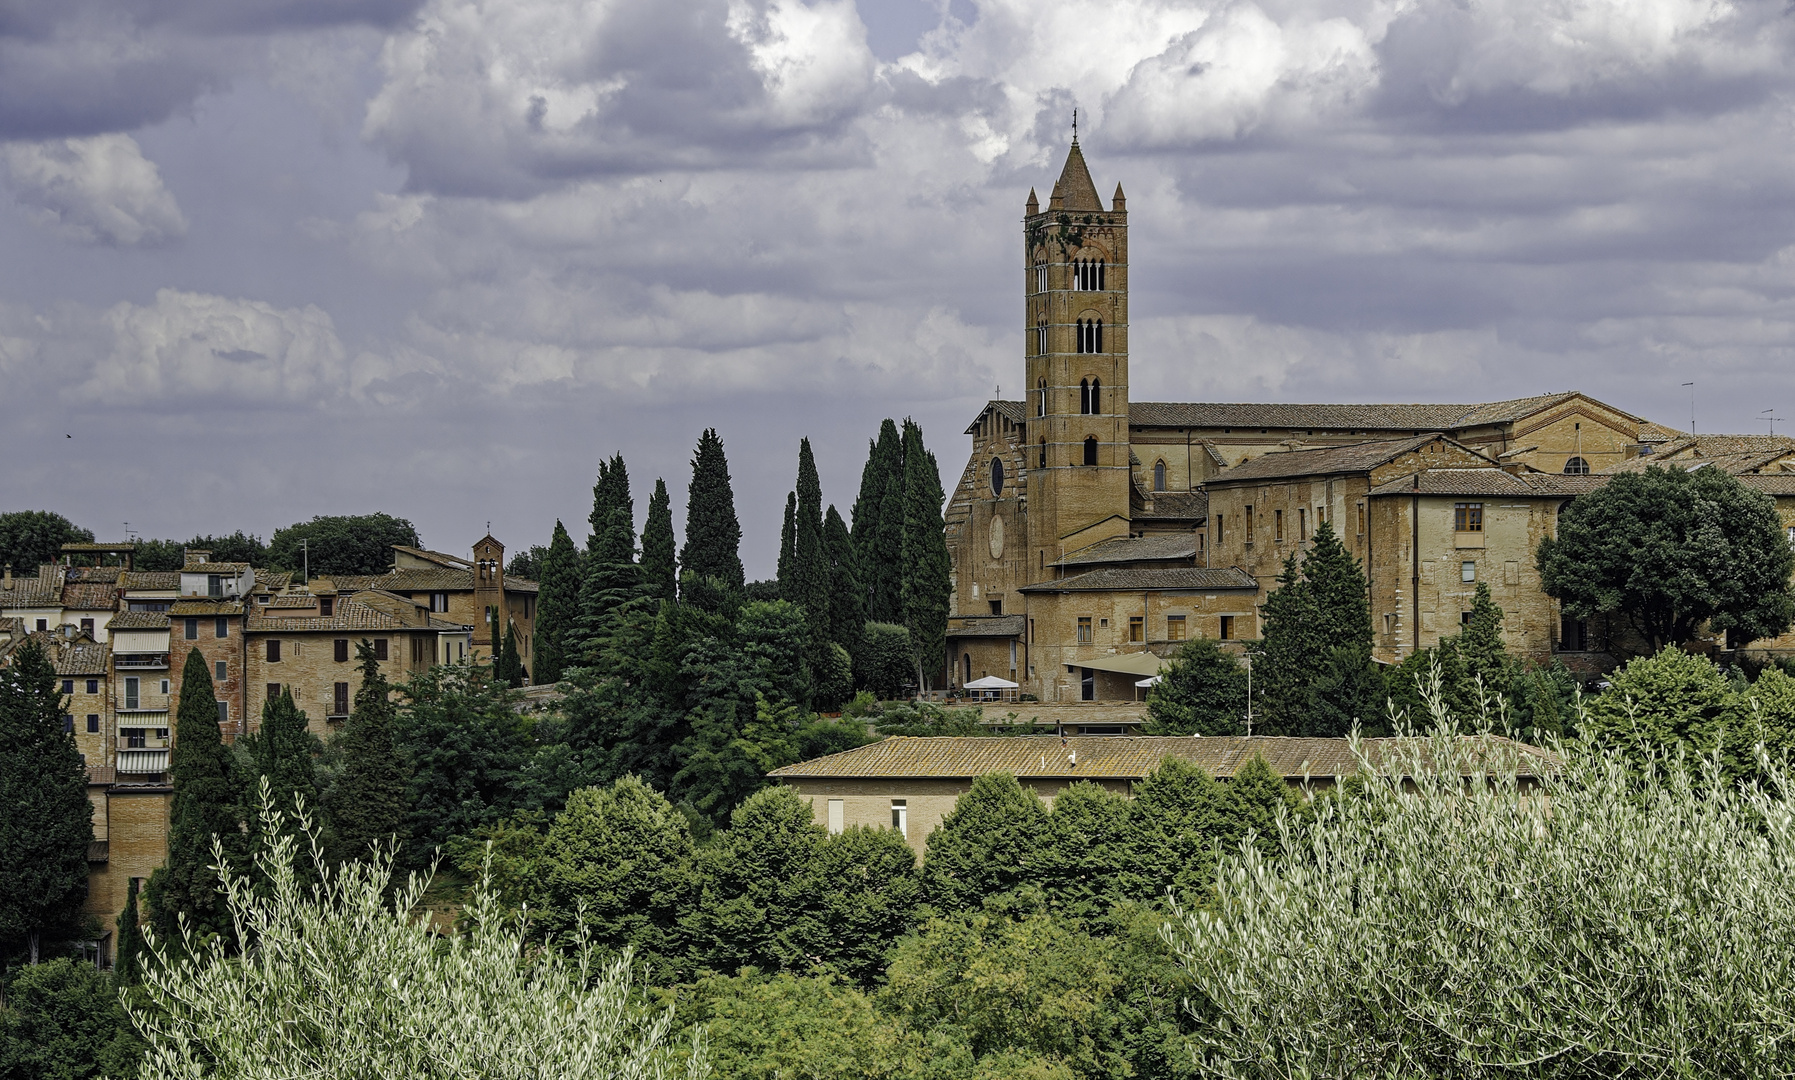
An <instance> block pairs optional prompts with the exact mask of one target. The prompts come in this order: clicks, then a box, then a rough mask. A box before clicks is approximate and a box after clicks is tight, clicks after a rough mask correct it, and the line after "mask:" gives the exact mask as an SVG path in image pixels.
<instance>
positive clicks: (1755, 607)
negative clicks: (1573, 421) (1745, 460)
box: [1538, 468, 1795, 653]
mask: <svg viewBox="0 0 1795 1080" xmlns="http://www.w3.org/2000/svg"><path fill="white" fill-rule="evenodd" d="M1538 560H1539V572H1540V586H1541V588H1543V589H1544V590H1545V592H1546V595H1548V596H1551V597H1553V598H1555V599H1557V600H1558V602H1559V606H1560V608H1561V609H1562V610H1563V611H1564V613H1565V614H1566V615H1568V616H1570V617H1572V618H1576V619H1593V618H1596V617H1598V616H1612V617H1614V618H1616V619H1618V620H1620V621H1622V622H1624V623H1626V624H1627V625H1628V626H1630V627H1631V628H1632V629H1633V631H1634V632H1635V633H1637V634H1638V635H1639V636H1640V638H1642V639H1643V640H1644V641H1645V642H1646V644H1647V646H1648V647H1649V651H1650V652H1654V653H1655V652H1658V651H1659V650H1661V649H1663V648H1664V647H1665V646H1666V645H1680V644H1682V643H1684V642H1686V641H1689V640H1691V639H1692V638H1694V637H1695V635H1696V634H1697V633H1698V632H1699V631H1700V630H1701V629H1702V628H1703V627H1704V626H1706V627H1708V628H1710V629H1712V630H1714V631H1717V632H1721V633H1726V634H1728V635H1730V636H1731V637H1732V639H1733V641H1734V643H1735V644H1736V645H1743V644H1745V643H1746V642H1750V641H1753V640H1756V639H1759V638H1772V637H1776V636H1778V635H1780V634H1782V633H1783V632H1785V631H1786V630H1788V629H1789V626H1790V623H1791V621H1795V592H1792V591H1791V587H1790V583H1789V575H1790V572H1791V571H1795V551H1791V549H1790V547H1789V542H1788V540H1787V538H1786V537H1785V536H1784V535H1783V530H1782V523H1781V520H1780V518H1779V517H1778V516H1777V512H1776V500H1775V499H1773V498H1771V497H1770V496H1769V495H1766V494H1764V493H1762V492H1758V491H1753V490H1751V489H1750V488H1748V487H1746V486H1745V485H1744V484H1742V483H1740V482H1739V480H1738V478H1737V477H1735V476H1733V475H1731V474H1730V473H1728V472H1726V471H1725V470H1724V469H1718V468H1715V469H1692V470H1688V471H1684V470H1682V469H1674V468H1670V469H1666V468H1651V469H1646V470H1644V471H1642V472H1636V473H1621V474H1618V475H1616V476H1614V477H1613V478H1612V479H1610V480H1609V481H1608V483H1606V484H1604V485H1603V486H1602V487H1600V488H1597V489H1596V490H1595V491H1592V492H1590V493H1589V494H1588V495H1583V496H1580V497H1579V498H1577V499H1575V500H1573V501H1572V502H1571V503H1570V504H1569V505H1567V506H1566V507H1565V508H1564V510H1563V512H1562V513H1560V514H1559V515H1558V535H1556V536H1548V537H1546V538H1545V539H1543V540H1541V541H1540V543H1539V552H1538Z"/></svg>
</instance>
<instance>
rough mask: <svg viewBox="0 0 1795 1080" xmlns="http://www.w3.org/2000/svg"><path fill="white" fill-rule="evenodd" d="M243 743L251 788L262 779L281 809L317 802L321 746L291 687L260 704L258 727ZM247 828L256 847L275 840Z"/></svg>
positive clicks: (247, 778)
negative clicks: (296, 701) (260, 722)
mask: <svg viewBox="0 0 1795 1080" xmlns="http://www.w3.org/2000/svg"><path fill="white" fill-rule="evenodd" d="M243 743H244V750H245V751H246V753H247V756H248V758H249V767H250V770H251V773H250V775H249V776H248V777H246V780H247V781H248V787H249V789H250V790H252V791H253V790H256V789H257V788H258V786H259V785H260V783H261V782H262V781H266V782H267V785H268V786H267V790H268V793H269V798H270V801H272V802H273V804H274V805H275V806H277V807H281V808H282V809H283V810H292V809H295V808H296V807H297V806H299V805H305V806H317V805H318V772H317V765H316V759H317V756H318V754H319V753H321V752H322V751H323V749H324V746H323V744H322V743H320V742H319V741H318V737H317V736H316V735H313V734H312V732H311V727H310V725H309V724H308V722H307V720H306V715H305V713H304V712H302V711H300V708H299V706H298V704H297V703H295V702H294V700H293V692H292V690H291V688H287V687H283V688H282V690H281V692H280V696H279V697H275V698H270V699H269V700H268V701H267V702H266V703H265V704H263V706H262V725H261V727H260V728H258V729H256V730H255V731H254V732H252V733H251V734H250V735H249V736H248V737H247V738H246V739H244V740H243ZM282 820H283V821H291V820H293V819H291V818H283V819H282ZM251 824H252V826H253V825H255V824H259V823H258V822H252V823H251ZM250 831H251V840H252V841H253V843H254V844H255V845H256V846H258V847H264V848H265V847H268V846H269V845H271V844H272V843H273V842H274V839H275V838H274V837H272V836H265V835H262V834H259V833H256V832H255V830H254V828H252V829H251V830H250ZM326 831H328V830H326Z"/></svg>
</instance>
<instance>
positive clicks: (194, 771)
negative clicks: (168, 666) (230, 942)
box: [148, 649, 244, 943]
mask: <svg viewBox="0 0 1795 1080" xmlns="http://www.w3.org/2000/svg"><path fill="white" fill-rule="evenodd" d="M218 712H219V710H218V699H217V696H216V694H215V692H214V690H213V688H212V672H211V670H210V666H209V665H208V664H207V663H206V658H205V657H204V656H202V655H201V654H200V651H199V650H198V649H193V650H190V651H189V652H188V653H187V661H186V663H185V665H183V666H182V668H181V698H180V704H179V705H178V706H177V708H176V710H175V730H174V749H173V750H171V751H170V752H169V766H168V771H169V776H170V779H171V780H172V781H173V782H174V789H175V790H174V801H173V803H172V805H171V806H170V808H169V818H168V860H167V861H166V862H164V863H163V864H162V866H161V868H160V869H158V870H157V871H156V872H155V873H154V874H153V875H151V876H150V884H149V890H148V899H149V905H150V925H151V926H152V927H154V928H155V931H156V935H157V937H158V938H159V939H160V940H161V941H163V942H165V943H168V942H174V941H177V940H179V938H180V926H179V919H180V916H181V915H186V916H187V921H188V924H189V925H191V926H192V927H193V929H194V930H195V931H196V932H198V933H200V934H202V935H204V934H219V935H224V936H227V937H228V936H230V935H231V934H232V933H233V928H232V926H231V920H230V912H229V910H228V908H227V907H226V905H225V902H224V896H223V895H222V894H221V893H220V891H219V882H218V874H217V872H216V871H215V870H213V869H212V866H213V856H212V840H213V838H214V837H217V838H218V839H219V840H220V841H221V842H222V843H223V845H224V852H225V856H226V858H228V859H230V860H231V861H232V863H233V864H235V865H239V866H241V865H243V863H244V860H243V854H244V853H243V839H242V838H243V832H242V823H243V782H242V778H241V777H240V776H239V775H238V772H237V763H236V760H235V758H233V757H232V756H231V751H230V748H229V747H227V746H225V745H224V738H223V736H222V735H221V733H220V732H219V730H218Z"/></svg>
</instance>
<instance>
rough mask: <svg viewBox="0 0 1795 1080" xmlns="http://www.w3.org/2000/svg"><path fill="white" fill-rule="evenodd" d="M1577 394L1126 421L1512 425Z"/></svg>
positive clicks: (1332, 426)
mask: <svg viewBox="0 0 1795 1080" xmlns="http://www.w3.org/2000/svg"><path fill="white" fill-rule="evenodd" d="M1576 396H1577V394H1576V392H1575V391H1566V392H1564V393H1559V394H1541V395H1539V396H1538V397H1526V398H1514V399H1512V400H1510V401H1491V402H1486V403H1483V404H1473V405H1462V404H1461V405H1425V404H1417V405H1284V404H1278V403H1275V402H1240V403H1222V402H1173V401H1137V402H1133V403H1131V404H1130V405H1129V407H1128V422H1129V423H1130V424H1137V425H1140V426H1143V427H1185V428H1190V427H1220V428H1249V429H1250V428H1267V429H1271V428H1302V429H1305V430H1316V429H1320V430H1325V431H1365V432H1372V431H1413V432H1428V431H1453V430H1456V429H1459V428H1466V427H1481V426H1484V425H1488V424H1503V423H1512V422H1513V421H1515V420H1519V419H1522V418H1523V417H1527V416H1531V415H1533V414H1534V413H1536V412H1539V411H1540V410H1541V409H1547V408H1550V407H1552V406H1553V405H1557V404H1559V403H1561V402H1564V401H1568V400H1570V399H1571V398H1574V397H1576ZM1623 415H1624V414H1623Z"/></svg>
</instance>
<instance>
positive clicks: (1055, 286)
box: [1022, 131, 1130, 581]
mask: <svg viewBox="0 0 1795 1080" xmlns="http://www.w3.org/2000/svg"><path fill="white" fill-rule="evenodd" d="M1022 229H1023V264H1024V279H1023V280H1024V288H1023V292H1024V294H1025V301H1024V304H1023V309H1024V312H1025V325H1024V327H1023V338H1024V342H1025V348H1024V350H1023V351H1024V355H1025V356H1026V357H1027V365H1026V366H1027V371H1028V377H1027V384H1026V385H1027V388H1028V396H1027V404H1026V412H1027V421H1026V423H1027V428H1026V430H1027V434H1028V441H1029V447H1028V457H1027V464H1028V493H1029V500H1028V503H1029V505H1028V533H1029V536H1028V544H1029V553H1028V575H1027V577H1028V580H1030V581H1040V580H1043V579H1045V578H1049V577H1052V576H1053V571H1051V570H1048V569H1047V567H1048V566H1050V565H1051V564H1052V563H1053V562H1055V561H1056V560H1058V559H1059V558H1060V556H1062V555H1063V554H1065V553H1066V552H1069V551H1075V550H1077V549H1079V548H1083V547H1088V546H1089V545H1091V544H1094V543H1096V542H1098V541H1099V540H1107V539H1109V538H1111V537H1115V536H1127V535H1128V526H1129V498H1128V497H1129V485H1130V469H1129V446H1128V214H1127V210H1126V203H1125V201H1124V197H1123V195H1122V186H1121V185H1120V184H1117V185H1116V195H1115V199H1114V200H1113V202H1112V205H1111V208H1110V209H1109V210H1105V209H1104V208H1103V200H1102V199H1101V198H1100V197H1099V196H1098V194H1097V186H1096V185H1095V184H1094V183H1092V182H1091V172H1090V170H1089V169H1088V168H1086V166H1085V161H1084V153H1083V152H1082V151H1080V150H1079V148H1078V134H1077V132H1076V131H1074V132H1073V136H1072V149H1071V150H1070V152H1068V153H1067V155H1066V164H1065V167H1064V168H1063V169H1062V170H1061V171H1060V178H1059V181H1058V182H1057V183H1055V184H1054V185H1053V194H1052V196H1051V197H1050V198H1049V199H1048V202H1047V208H1046V209H1045V210H1043V209H1042V208H1041V206H1040V203H1039V201H1038V200H1037V199H1036V198H1035V193H1034V192H1033V191H1030V192H1029V193H1028V206H1027V216H1026V217H1024V218H1023V222H1022Z"/></svg>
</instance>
